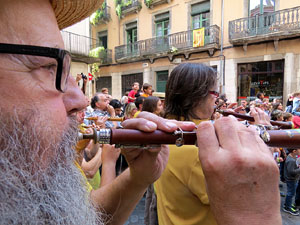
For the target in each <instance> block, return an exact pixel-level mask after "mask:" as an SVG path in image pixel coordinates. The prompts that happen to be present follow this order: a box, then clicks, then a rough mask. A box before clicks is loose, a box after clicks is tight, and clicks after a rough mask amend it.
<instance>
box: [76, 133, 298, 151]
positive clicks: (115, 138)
mask: <svg viewBox="0 0 300 225" xmlns="http://www.w3.org/2000/svg"><path fill="white" fill-rule="evenodd" d="M78 135H79V139H93V140H94V141H95V142H98V143H100V144H116V145H118V146H119V147H124V146H125V147H128V148H130V147H131V148H142V147H145V146H147V145H162V144H171V145H177V146H178V147H179V146H181V145H195V144H196V140H197V137H196V132H195V131H193V132H188V131H181V130H178V131H175V132H173V133H166V132H163V131H160V130H156V131H154V132H152V133H146V132H142V131H139V130H133V129H100V130H99V131H97V130H94V133H93V134H81V133H79V134H78ZM260 137H261V138H262V140H263V141H264V142H265V143H266V144H267V145H268V146H270V147H285V148H295V149H297V148H300V129H292V130H261V132H260Z"/></svg>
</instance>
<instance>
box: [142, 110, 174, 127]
mask: <svg viewBox="0 0 300 225" xmlns="http://www.w3.org/2000/svg"><path fill="white" fill-rule="evenodd" d="M138 118H144V119H146V120H148V121H152V122H154V123H155V124H156V125H157V128H158V129H159V130H163V131H166V132H173V131H175V130H177V129H178V126H177V125H176V124H175V123H174V122H171V121H168V120H166V119H164V118H162V117H159V116H157V115H155V114H153V113H149V112H140V113H139V115H138Z"/></svg>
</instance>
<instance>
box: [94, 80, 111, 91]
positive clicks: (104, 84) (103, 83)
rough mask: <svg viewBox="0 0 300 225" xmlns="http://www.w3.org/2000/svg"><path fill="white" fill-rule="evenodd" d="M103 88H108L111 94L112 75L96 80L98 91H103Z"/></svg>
mask: <svg viewBox="0 0 300 225" xmlns="http://www.w3.org/2000/svg"><path fill="white" fill-rule="evenodd" d="M102 88H108V92H109V94H111V77H99V78H98V79H97V80H96V91H97V92H101V89H102Z"/></svg>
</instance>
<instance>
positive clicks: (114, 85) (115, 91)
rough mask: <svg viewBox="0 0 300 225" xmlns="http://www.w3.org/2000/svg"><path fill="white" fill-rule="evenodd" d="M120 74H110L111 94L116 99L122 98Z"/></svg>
mask: <svg viewBox="0 0 300 225" xmlns="http://www.w3.org/2000/svg"><path fill="white" fill-rule="evenodd" d="M121 75H122V73H111V89H112V90H111V93H112V97H113V98H116V99H121V98H122V77H121Z"/></svg>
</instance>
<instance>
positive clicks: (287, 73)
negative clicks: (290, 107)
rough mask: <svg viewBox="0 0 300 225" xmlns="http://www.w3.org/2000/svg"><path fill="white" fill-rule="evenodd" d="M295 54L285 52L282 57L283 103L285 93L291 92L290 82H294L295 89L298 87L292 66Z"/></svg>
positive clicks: (285, 98) (285, 97)
mask: <svg viewBox="0 0 300 225" xmlns="http://www.w3.org/2000/svg"><path fill="white" fill-rule="evenodd" d="M294 64H295V55H294V53H286V54H285V57H284V76H283V82H284V83H283V103H284V104H285V103H286V100H287V95H288V94H290V93H292V92H293V90H292V89H293V88H292V83H293V82H296V87H297V89H298V88H299V81H298V79H297V78H298V76H297V75H296V70H295V68H294V66H295V65H294Z"/></svg>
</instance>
